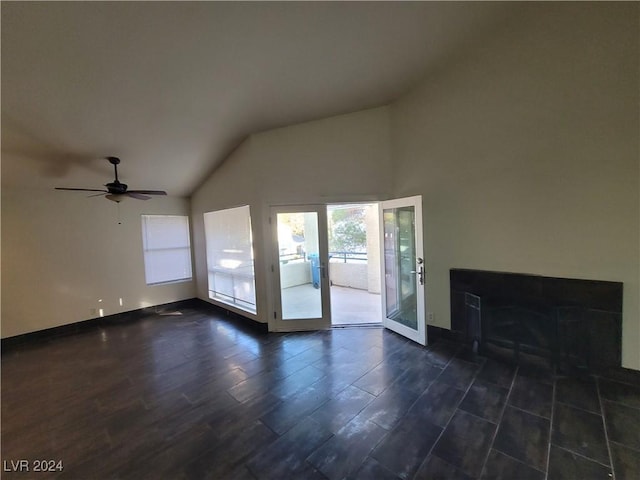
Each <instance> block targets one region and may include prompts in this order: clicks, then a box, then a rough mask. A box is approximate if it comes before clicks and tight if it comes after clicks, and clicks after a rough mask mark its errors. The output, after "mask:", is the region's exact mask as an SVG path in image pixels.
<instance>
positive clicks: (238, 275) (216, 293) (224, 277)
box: [204, 205, 256, 313]
mask: <svg viewBox="0 0 640 480" xmlns="http://www.w3.org/2000/svg"><path fill="white" fill-rule="evenodd" d="M204 227H205V238H206V243H207V269H208V277H209V298H211V299H214V300H218V301H221V302H223V303H227V304H229V305H233V306H235V307H238V308H240V309H242V310H244V311H246V312H251V313H256V286H255V276H254V268H253V245H252V238H251V215H250V212H249V206H248V205H247V206H244V207H237V208H229V209H226V210H219V211H216V212H207V213H205V214H204Z"/></svg>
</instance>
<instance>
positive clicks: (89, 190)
mask: <svg viewBox="0 0 640 480" xmlns="http://www.w3.org/2000/svg"><path fill="white" fill-rule="evenodd" d="M56 190H71V191H74V192H102V193H109V190H99V189H97V188H66V187H56Z"/></svg>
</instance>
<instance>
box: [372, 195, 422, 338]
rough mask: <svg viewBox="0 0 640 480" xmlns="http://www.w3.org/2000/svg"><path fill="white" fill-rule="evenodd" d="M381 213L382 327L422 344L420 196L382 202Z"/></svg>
mask: <svg viewBox="0 0 640 480" xmlns="http://www.w3.org/2000/svg"><path fill="white" fill-rule="evenodd" d="M381 212H382V225H383V228H382V250H383V251H382V255H383V258H384V265H383V272H382V273H383V279H384V298H383V305H384V312H385V317H386V318H385V321H384V325H385V327H387V328H389V329H391V330H394V331H395V332H397V333H400V334H401V335H404V336H406V337H408V338H410V339H412V340H414V341H416V342H418V343H421V344H422V345H425V344H426V333H425V331H426V328H425V321H424V261H423V252H422V197H420V196H417V197H410V198H404V199H398V200H391V201H388V202H383V203H382V204H381Z"/></svg>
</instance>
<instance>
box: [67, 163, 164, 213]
mask: <svg viewBox="0 0 640 480" xmlns="http://www.w3.org/2000/svg"><path fill="white" fill-rule="evenodd" d="M107 160H108V161H109V163H110V164H111V165H113V169H114V171H115V175H116V178H115V180H114V181H113V182H110V183H107V184H105V187H107V189H106V190H105V189H96V188H66V187H56V190H73V191H81V192H100V193H98V194H96V195H89V196H90V197H98V196H101V195H104V196H105V197H107V198H108V199H109V200H111V201H113V202H120V201H121V200H122V197H123V196H127V197H131V198H137V199H138V200H149V199H150V198H151V197H150V196H149V195H166V194H167V192H165V191H164V190H128V189H127V188H128V187H127V184H126V183H122V182H120V180H118V164H119V163H120V159H119V158H118V157H107Z"/></svg>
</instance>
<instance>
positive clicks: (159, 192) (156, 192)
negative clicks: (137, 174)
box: [127, 190, 167, 195]
mask: <svg viewBox="0 0 640 480" xmlns="http://www.w3.org/2000/svg"><path fill="white" fill-rule="evenodd" d="M127 193H141V194H143V195H166V194H167V192H165V191H164V190H127Z"/></svg>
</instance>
